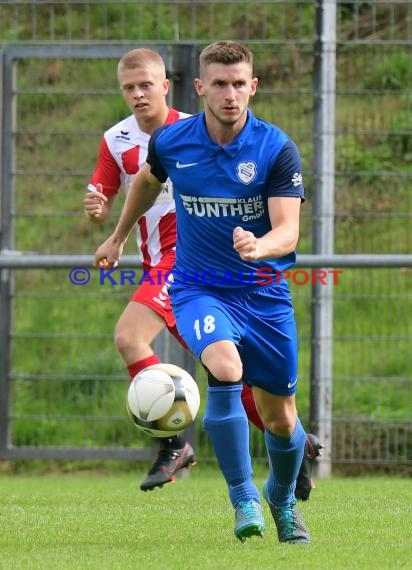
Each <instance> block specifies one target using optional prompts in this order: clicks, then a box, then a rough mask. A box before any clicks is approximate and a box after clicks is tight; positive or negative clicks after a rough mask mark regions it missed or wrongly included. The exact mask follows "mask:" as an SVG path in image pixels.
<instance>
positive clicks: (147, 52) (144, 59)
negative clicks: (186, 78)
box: [117, 48, 166, 79]
mask: <svg viewBox="0 0 412 570" xmlns="http://www.w3.org/2000/svg"><path fill="white" fill-rule="evenodd" d="M151 66H156V67H158V68H159V70H160V73H161V74H162V75H164V79H166V67H165V63H164V61H163V59H162V57H161V56H160V55H159V54H158V53H157V51H153V50H151V49H146V48H137V49H133V50H131V51H129V52H127V53H125V54H124V55H123V56H122V57H121V58H120V60H119V63H118V65H117V76H118V77H119V76H120V73H122V72H123V71H124V70H125V69H138V68H141V67H151Z"/></svg>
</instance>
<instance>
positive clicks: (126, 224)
mask: <svg viewBox="0 0 412 570" xmlns="http://www.w3.org/2000/svg"><path fill="white" fill-rule="evenodd" d="M162 188H163V184H162V183H161V182H159V181H158V180H157V178H156V177H155V176H153V175H152V174H151V172H150V167H149V165H145V166H144V167H143V168H142V169H141V170H140V171H139V172H138V173H137V174H136V176H135V177H134V179H133V182H132V184H131V185H130V188H129V191H128V193H127V198H126V200H125V203H124V205H123V210H122V212H121V214H120V218H119V221H118V223H117V226H116V229H115V230H114V232H113V233H112V235H111V236H110V237H109V238H108V239H107V240H106V241H105V242H104V243H103V244H102V245H101V246H100V247H99V248H98V249H97V251H96V253H95V256H94V266H95V267H101V266H104V267H116V266H117V264H118V263H119V259H120V256H121V254H122V252H123V247H124V244H125V243H126V241H127V238H128V236H129V234H130V231H131V230H132V228H133V227H134V225H135V223H136V222H137V220H138V219H139V218H140V217H141V216H143V214H144V213H145V212H147V210H149V208H151V206H153V204H154V202H155V200H156V198H157V196H158V195H159V194H160V192H161V190H162Z"/></svg>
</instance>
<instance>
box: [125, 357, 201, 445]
mask: <svg viewBox="0 0 412 570" xmlns="http://www.w3.org/2000/svg"><path fill="white" fill-rule="evenodd" d="M199 406H200V394H199V389H198V387H197V384H196V382H195V380H194V379H193V378H192V376H191V375H190V374H189V373H188V372H186V370H183V368H180V367H179V366H175V365H174V364H163V363H161V364H153V365H152V366H148V367H147V368H144V369H143V370H141V371H140V372H139V373H138V374H137V375H136V376H135V377H134V378H133V380H132V382H131V383H130V386H129V390H128V392H127V399H126V408H127V413H128V414H129V417H130V419H131V420H132V422H133V423H134V424H135V425H136V426H137V427H138V428H139V429H141V430H142V431H144V432H145V433H146V434H148V435H150V436H152V437H172V436H174V435H177V434H178V433H180V432H181V431H183V430H185V429H186V428H187V427H188V426H189V425H190V424H191V423H192V422H193V420H194V419H195V417H196V415H197V412H198V411H199Z"/></svg>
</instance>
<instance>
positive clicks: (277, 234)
mask: <svg viewBox="0 0 412 570" xmlns="http://www.w3.org/2000/svg"><path fill="white" fill-rule="evenodd" d="M300 203H301V200H300V199H299V198H289V197H282V198H277V197H276V198H269V200H268V208H269V216H270V221H271V224H272V230H270V231H269V232H268V233H267V234H265V235H264V236H262V237H260V238H257V237H256V236H255V235H254V234H253V233H252V232H248V231H246V230H244V229H243V228H241V227H237V228H235V229H234V231H233V247H234V249H235V250H236V251H237V252H238V253H239V255H240V257H241V259H243V260H244V261H255V260H257V259H270V258H276V257H282V256H284V255H287V254H288V253H291V252H292V251H294V250H295V249H296V245H297V243H298V239H299V214H300Z"/></svg>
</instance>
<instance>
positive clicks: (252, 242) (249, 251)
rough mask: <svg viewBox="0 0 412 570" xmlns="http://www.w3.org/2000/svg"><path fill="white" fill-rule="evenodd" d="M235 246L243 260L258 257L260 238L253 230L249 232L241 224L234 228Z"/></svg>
mask: <svg viewBox="0 0 412 570" xmlns="http://www.w3.org/2000/svg"><path fill="white" fill-rule="evenodd" d="M233 248H234V249H235V250H236V251H237V252H238V254H239V255H240V258H241V259H243V261H254V260H256V259H258V240H257V238H256V237H255V235H254V234H253V233H252V232H247V231H246V230H244V229H243V228H241V227H240V226H237V227H236V228H235V229H234V230H233Z"/></svg>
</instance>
